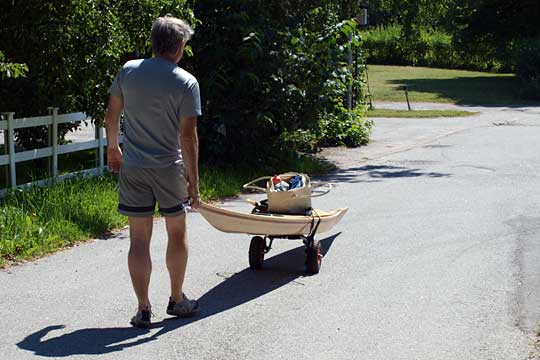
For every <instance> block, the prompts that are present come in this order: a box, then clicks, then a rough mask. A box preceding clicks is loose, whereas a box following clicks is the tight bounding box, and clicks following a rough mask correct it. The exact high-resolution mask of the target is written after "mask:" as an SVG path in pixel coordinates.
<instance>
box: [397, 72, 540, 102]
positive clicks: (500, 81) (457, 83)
mask: <svg viewBox="0 0 540 360" xmlns="http://www.w3.org/2000/svg"><path fill="white" fill-rule="evenodd" d="M388 83H390V84H396V85H401V86H403V85H407V88H408V91H409V100H410V101H413V102H414V101H421V100H418V99H415V94H414V92H420V93H433V94H436V95H437V97H439V98H447V99H451V100H452V101H454V102H455V103H456V104H459V105H485V106H489V105H492V106H495V105H499V106H500V105H539V104H540V102H538V101H534V100H527V99H522V96H521V81H520V80H519V79H518V78H517V77H515V76H513V75H503V76H497V77H491V76H477V77H456V78H451V79H425V78H419V79H414V78H413V79H397V80H389V81H388ZM403 99H405V97H404V98H403Z"/></svg>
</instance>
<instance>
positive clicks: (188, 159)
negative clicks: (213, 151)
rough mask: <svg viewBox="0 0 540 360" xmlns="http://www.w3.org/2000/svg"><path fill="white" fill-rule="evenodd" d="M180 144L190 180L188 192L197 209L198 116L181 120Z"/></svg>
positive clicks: (198, 203) (193, 205)
mask: <svg viewBox="0 0 540 360" xmlns="http://www.w3.org/2000/svg"><path fill="white" fill-rule="evenodd" d="M180 134H181V135H180V146H181V147H182V158H183V160H184V169H185V172H186V179H187V181H188V193H189V196H190V197H191V200H192V204H191V206H192V207H193V208H194V209H196V208H198V207H199V205H200V200H199V137H198V136H197V117H196V116H192V117H187V118H183V119H182V120H181V121H180Z"/></svg>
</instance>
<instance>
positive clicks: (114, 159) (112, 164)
mask: <svg viewBox="0 0 540 360" xmlns="http://www.w3.org/2000/svg"><path fill="white" fill-rule="evenodd" d="M107 165H108V166H109V169H110V170H111V171H112V172H114V173H118V172H119V171H120V166H121V165H122V150H121V149H120V147H119V146H108V147H107Z"/></svg>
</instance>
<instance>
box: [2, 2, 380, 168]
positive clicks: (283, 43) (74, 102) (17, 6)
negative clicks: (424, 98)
mask: <svg viewBox="0 0 540 360" xmlns="http://www.w3.org/2000/svg"><path fill="white" fill-rule="evenodd" d="M348 5H350V4H348V3H346V2H328V1H324V0H316V1H312V0H300V1H292V0H264V1H263V0H238V1H223V0H198V1H189V0H138V1H128V0H119V1H114V2H113V1H108V0H97V1H91V2H89V1H83V0H63V1H61V2H57V1H37V0H28V1H24V2H23V1H16V2H11V1H10V2H2V4H1V5H0V20H1V21H0V49H5V50H4V53H5V54H6V57H7V58H9V59H10V60H13V62H15V63H24V64H27V66H28V70H29V71H28V73H27V77H26V78H25V79H4V80H2V87H1V89H0V108H1V109H2V110H3V111H15V112H16V113H17V116H18V117H21V116H36V115H39V114H44V113H47V108H48V107H49V106H57V107H60V112H71V111H85V112H87V113H88V114H90V115H91V116H92V117H93V118H94V119H95V120H97V121H101V120H102V118H103V113H104V108H105V105H104V103H105V100H106V97H107V90H108V87H109V85H110V83H111V82H112V79H113V77H114V76H115V75H116V73H117V71H118V70H119V69H120V67H121V66H122V65H123V63H124V62H125V61H126V60H129V59H132V58H138V57H149V56H151V48H150V43H149V34H150V29H151V25H152V23H153V21H154V20H155V18H156V17H157V16H159V15H164V14H166V13H171V14H173V15H175V16H178V17H181V18H184V19H186V20H187V21H188V22H189V23H191V24H192V25H193V26H194V27H195V28H196V29H195V31H196V34H195V36H194V38H193V40H192V42H191V43H190V44H189V45H190V47H189V48H188V49H187V51H186V56H185V57H184V59H183V60H182V62H181V66H183V67H185V68H186V69H187V70H188V71H190V72H191V73H193V74H194V75H195V76H196V77H197V78H198V80H199V82H200V85H201V96H202V101H203V117H202V118H201V120H200V131H201V154H202V156H203V157H205V158H207V159H214V160H216V159H227V161H230V159H241V158H244V156H243V155H245V154H261V156H264V154H265V153H268V152H275V151H276V150H279V149H280V148H282V147H283V146H284V142H283V141H281V140H280V139H283V136H282V134H284V133H286V132H288V133H294V132H296V131H309V132H311V133H312V134H314V136H315V137H316V141H315V142H316V143H317V144H318V145H319V144H327V143H344V144H351V145H358V144H361V143H365V142H366V141H367V139H368V137H369V131H370V123H369V122H366V121H365V120H364V115H363V110H362V107H358V108H357V109H350V110H349V109H344V108H343V105H342V104H343V103H344V102H345V100H344V99H345V98H346V96H347V91H348V89H350V88H352V89H354V90H355V93H356V94H357V95H356V98H357V100H361V99H362V96H363V95H362V89H363V82H362V71H361V69H362V66H358V69H360V70H359V71H357V72H356V75H357V76H356V77H355V76H353V75H354V73H353V71H352V70H353V69H352V68H351V67H350V66H348V65H347V54H348V53H349V51H351V52H352V51H356V49H358V48H359V46H360V38H359V34H358V29H357V27H356V23H355V22H354V21H351V20H346V19H347V18H350V17H349V14H350V13H351V11H352V9H350V8H349V7H348ZM18 14H25V16H24V17H20V16H18ZM0 61H1V59H0ZM358 64H359V65H362V64H363V57H362V56H361V54H360V55H359V56H358ZM358 103H360V101H357V104H358ZM321 119H322V120H321ZM328 119H333V121H335V122H341V123H340V124H339V126H336V128H337V129H343V133H340V134H338V135H339V136H338V138H340V139H341V138H343V141H341V140H340V141H337V140H336V139H334V140H330V139H327V138H326V137H327V136H330V134H331V132H329V131H327V130H325V129H327V128H328ZM349 124H350V125H351V127H349ZM68 130H69V127H66V126H64V127H63V128H62V129H61V135H62V134H65V132H67V131H68ZM46 131H47V130H46V129H45V128H43V129H30V130H24V131H22V130H21V131H19V132H18V143H19V145H20V146H23V147H33V146H35V145H36V144H38V145H45V144H46V142H47V140H46V138H47V135H46V134H47V132H46ZM332 134H333V133H332ZM331 136H334V135H331Z"/></svg>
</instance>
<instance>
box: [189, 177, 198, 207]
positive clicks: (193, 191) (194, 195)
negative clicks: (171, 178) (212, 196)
mask: <svg viewBox="0 0 540 360" xmlns="http://www.w3.org/2000/svg"><path fill="white" fill-rule="evenodd" d="M188 193H189V197H190V198H191V207H192V208H193V209H197V208H199V206H201V199H200V194H199V184H193V185H192V184H191V183H190V184H189V185H188Z"/></svg>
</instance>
